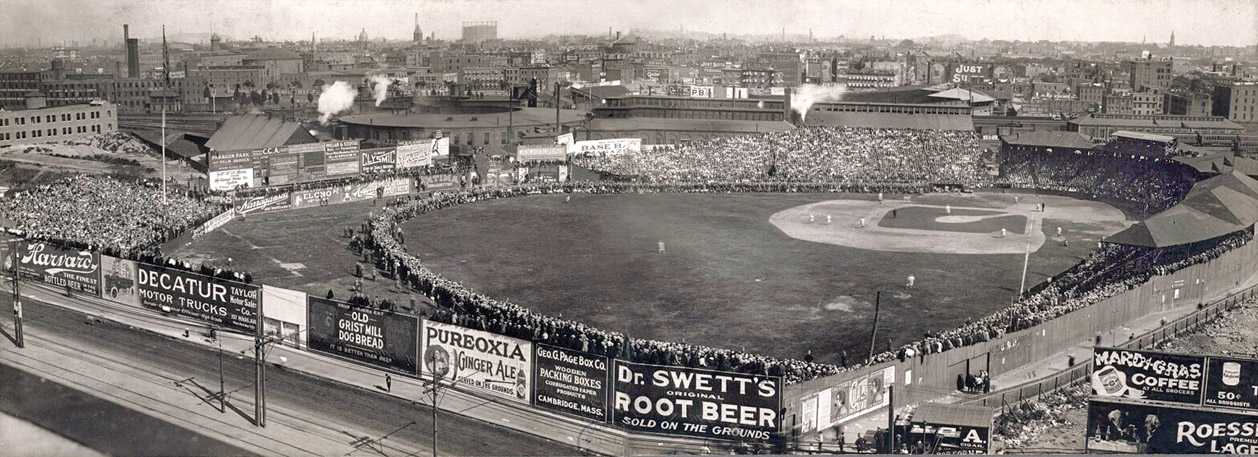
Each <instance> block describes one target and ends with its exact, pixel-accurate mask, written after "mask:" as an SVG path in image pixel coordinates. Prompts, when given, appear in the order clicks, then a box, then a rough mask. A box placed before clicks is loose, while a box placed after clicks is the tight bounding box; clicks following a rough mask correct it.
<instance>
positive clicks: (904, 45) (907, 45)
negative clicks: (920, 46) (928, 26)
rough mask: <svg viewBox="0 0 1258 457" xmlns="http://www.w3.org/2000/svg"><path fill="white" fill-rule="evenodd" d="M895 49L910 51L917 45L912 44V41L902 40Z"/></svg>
mask: <svg viewBox="0 0 1258 457" xmlns="http://www.w3.org/2000/svg"><path fill="white" fill-rule="evenodd" d="M896 47H897V48H908V49H912V48H916V47H917V43H914V42H913V40H904V41H901V42H900V44H898V45H896Z"/></svg>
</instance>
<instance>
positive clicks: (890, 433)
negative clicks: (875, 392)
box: [887, 384, 895, 454]
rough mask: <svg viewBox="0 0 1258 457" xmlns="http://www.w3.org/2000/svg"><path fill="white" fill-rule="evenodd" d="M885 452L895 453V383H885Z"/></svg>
mask: <svg viewBox="0 0 1258 457" xmlns="http://www.w3.org/2000/svg"><path fill="white" fill-rule="evenodd" d="M887 453H888V454H895V384H888V385H887Z"/></svg>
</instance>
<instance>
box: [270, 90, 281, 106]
mask: <svg viewBox="0 0 1258 457" xmlns="http://www.w3.org/2000/svg"><path fill="white" fill-rule="evenodd" d="M271 103H274V104H276V105H278V104H280V93H279V92H271Z"/></svg>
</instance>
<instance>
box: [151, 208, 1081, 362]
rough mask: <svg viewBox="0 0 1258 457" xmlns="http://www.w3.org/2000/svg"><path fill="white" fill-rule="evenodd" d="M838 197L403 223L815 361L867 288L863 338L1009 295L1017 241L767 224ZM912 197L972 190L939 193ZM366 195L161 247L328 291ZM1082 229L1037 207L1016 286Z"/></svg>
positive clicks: (955, 316)
mask: <svg viewBox="0 0 1258 457" xmlns="http://www.w3.org/2000/svg"><path fill="white" fill-rule="evenodd" d="M853 198H855V199H869V200H872V199H875V198H876V197H874V196H868V195H850V194H663V195H659V194H646V195H574V196H573V197H572V201H571V202H569V203H564V202H563V200H564V197H563V196H558V195H556V196H530V197H523V198H513V199H506V200H496V201H489V202H479V203H474V204H469V205H462V206H458V207H455V208H451V209H445V210H441V211H438V212H436V213H431V214H428V215H424V216H420V217H417V218H415V219H413V220H411V221H409V222H407V223H406V224H404V225H403V228H404V230H405V231H406V245H407V248H408V250H409V252H411V253H412V254H416V255H418V256H419V257H420V259H422V260H423V261H424V262H425V263H426V264H427V265H428V266H429V267H430V268H432V269H433V270H434V271H437V272H440V273H441V274H443V275H445V276H446V277H449V278H451V279H454V280H457V281H460V282H462V283H464V284H466V285H468V286H469V287H472V288H473V289H475V290H477V291H479V292H482V293H485V294H488V295H489V296H492V297H498V298H505V299H509V300H512V301H514V302H516V303H520V304H523V305H527V306H530V307H532V308H534V309H536V310H538V311H540V312H542V313H546V314H549V315H556V316H558V315H562V316H564V317H567V318H572V319H576V320H578V321H581V322H585V323H587V324H591V325H595V326H597V327H600V328H605V329H609V330H617V331H622V332H627V333H629V334H630V335H632V336H635V337H642V338H654V339H660V340H668V341H682V340H685V341H687V342H693V343H700V344H706V345H711V346H719V347H730V348H739V347H745V348H746V349H748V350H752V351H757V352H761V353H765V354H771V355H777V356H789V357H802V356H803V355H804V353H805V351H807V350H809V349H811V350H812V351H813V354H814V355H815V356H816V357H817V359H819V360H821V361H826V362H838V360H839V351H841V350H846V351H847V352H848V355H849V359H850V360H857V359H859V358H861V357H863V356H864V354H866V353H868V351H869V336H870V334H869V332H870V325H871V323H872V321H873V308H874V303H873V302H874V292H875V291H878V290H881V291H883V294H882V311H881V315H880V317H879V330H878V341H879V343H878V349H879V350H883V349H885V348H886V345H887V338H891V339H892V341H893V343H894V344H896V345H898V344H900V343H902V342H907V341H911V340H913V339H916V338H919V337H920V336H921V335H922V334H923V333H924V332H926V331H928V330H942V329H948V328H952V327H955V326H957V325H959V324H961V323H963V322H965V320H966V318H967V317H977V316H981V315H984V314H986V313H989V312H991V311H993V310H995V309H998V308H1000V307H1002V306H1004V305H1006V304H1008V303H1009V301H1010V299H1011V298H1012V297H1013V296H1014V295H1016V294H1017V290H1018V282H1019V279H1020V274H1021V270H1022V255H956V254H923V253H897V252H883V251H872V250H865V249H857V248H850V247H843V246H836V245H830V244H821V243H813V242H808V241H802V240H797V239H793V238H791V237H789V236H786V235H785V234H783V233H782V232H781V231H780V230H778V229H777V228H776V227H775V226H773V224H771V223H770V222H769V216H770V215H772V214H774V213H776V212H778V211H781V210H783V209H787V208H791V207H794V206H798V205H802V204H807V203H814V202H819V201H826V200H834V199H853ZM888 198H890V196H889V197H888ZM914 202H916V203H921V204H925V205H944V204H951V205H954V206H959V205H962V204H967V205H975V204H976V202H975V201H974V200H972V199H971V200H963V199H960V198H957V197H952V196H948V195H927V196H919V197H915V198H914ZM372 209H373V208H372V207H371V205H370V204H369V203H359V204H347V205H332V206H328V207H325V208H307V209H300V210H292V211H284V212H277V213H271V214H263V215H254V216H249V218H247V219H245V220H235V221H232V222H230V223H228V224H227V225H226V226H224V227H223V228H220V229H219V230H216V231H214V232H212V233H210V234H209V235H207V236H205V237H203V238H201V239H199V240H197V241H195V242H193V243H192V244H191V245H190V246H186V247H183V248H181V249H179V250H178V251H176V252H175V254H176V256H178V257H183V258H188V259H192V260H196V259H207V260H209V261H211V262H213V263H215V264H223V263H225V262H226V258H227V257H231V258H232V259H233V266H234V267H236V268H238V269H241V270H244V271H250V272H252V273H253V276H254V281H255V283H265V284H270V285H274V286H279V287H286V288H292V289H297V290H301V291H304V292H307V293H311V294H318V295H319V296H323V295H324V294H325V293H326V292H327V290H328V289H333V290H334V291H335V294H336V297H337V298H340V299H344V298H346V297H348V296H349V292H348V291H349V288H350V285H351V284H352V283H353V278H352V274H353V271H354V261H355V260H356V259H355V258H354V256H353V254H352V253H351V252H350V251H348V250H346V249H345V246H346V244H347V242H348V240H347V239H345V238H343V237H341V234H342V231H343V230H344V228H345V227H358V226H359V225H360V224H361V223H362V222H363V221H364V220H365V218H366V217H367V214H368V212H369V211H371V210H372ZM993 209H998V208H995V207H993ZM953 211H954V213H956V212H957V211H958V209H957V208H954V209H953ZM835 217H836V218H837V219H836V220H843V221H847V220H849V219H851V217H847V216H842V215H838V214H835ZM844 217H846V218H844ZM906 219H907V218H906ZM989 221H990V222H989ZM992 222H995V220H992V219H986V220H984V221H983V222H979V223H992ZM870 223H871V224H876V223H878V221H872V220H871V221H870ZM923 223H925V220H924V219H923ZM949 225H951V226H952V227H953V228H955V226H956V225H958V224H949ZM962 225H964V224H962ZM1058 225H1063V226H1065V227H1066V229H1067V231H1066V238H1067V239H1069V240H1070V241H1071V243H1070V245H1069V247H1065V246H1062V244H1061V243H1060V242H1059V241H1055V239H1056V237H1055V233H1051V234H1048V233H1047V232H1049V231H1054V232H1055V230H1056V227H1057V226H1058ZM920 228H925V227H920ZM1089 228H1095V227H1089V226H1087V225H1082V224H1078V223H1071V222H1068V221H1062V220H1055V219H1050V220H1046V221H1045V223H1044V231H1045V232H1046V234H1048V235H1050V238H1049V241H1048V242H1046V243H1045V244H1044V246H1043V247H1042V248H1040V250H1039V251H1037V252H1035V253H1033V254H1032V255H1031V262H1030V269H1029V274H1028V277H1027V286H1028V287H1030V286H1031V285H1033V284H1036V283H1039V282H1041V281H1043V280H1044V279H1045V278H1046V277H1047V275H1050V274H1057V273H1059V272H1061V271H1062V270H1065V269H1066V268H1069V267H1070V266H1071V265H1073V264H1075V263H1077V262H1078V260H1079V259H1081V258H1082V257H1083V256H1084V255H1086V252H1087V251H1088V250H1090V249H1092V248H1095V246H1096V244H1095V240H1094V238H1091V236H1090V235H1081V234H1079V233H1080V232H1082V231H1086V230H1088V229H1089ZM988 229H991V228H989V227H984V228H983V230H988ZM995 230H999V228H998V227H996V228H995ZM658 242H663V243H665V248H666V252H665V253H664V254H660V253H658V252H657V243H658ZM910 274H912V275H914V276H916V279H917V284H916V287H915V288H913V289H907V288H905V287H904V286H905V283H906V278H907V276H908V275H910ZM365 289H366V292H367V293H368V294H369V295H374V296H378V297H382V298H384V297H388V298H392V299H397V300H401V301H402V302H403V303H405V302H407V301H409V296H408V295H405V294H403V293H400V292H399V291H398V290H397V289H396V288H395V286H394V284H393V283H392V282H390V281H388V280H386V279H383V278H381V279H379V280H377V281H366V283H365ZM420 303H421V305H422V304H423V300H422V299H420Z"/></svg>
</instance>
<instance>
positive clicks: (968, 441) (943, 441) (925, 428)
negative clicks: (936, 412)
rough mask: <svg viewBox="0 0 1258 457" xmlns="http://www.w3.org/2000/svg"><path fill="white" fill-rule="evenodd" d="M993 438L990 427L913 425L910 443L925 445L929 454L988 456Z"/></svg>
mask: <svg viewBox="0 0 1258 457" xmlns="http://www.w3.org/2000/svg"><path fill="white" fill-rule="evenodd" d="M991 438H992V433H991V428H990V427H976V426H969V425H943V424H921V423H913V425H912V427H911V428H909V439H908V442H909V443H917V442H921V443H923V445H925V446H926V447H927V449H929V450H930V451H929V452H927V453H928V454H987V453H988V452H987V451H988V448H989V447H990V446H991Z"/></svg>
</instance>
